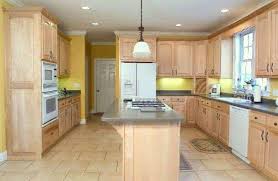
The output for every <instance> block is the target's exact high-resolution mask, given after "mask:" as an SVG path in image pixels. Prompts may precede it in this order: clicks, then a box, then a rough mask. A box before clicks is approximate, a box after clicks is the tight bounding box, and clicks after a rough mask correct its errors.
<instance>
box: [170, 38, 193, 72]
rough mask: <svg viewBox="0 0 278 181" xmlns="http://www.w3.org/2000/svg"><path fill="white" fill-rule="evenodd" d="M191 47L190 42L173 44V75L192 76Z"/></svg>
mask: <svg viewBox="0 0 278 181" xmlns="http://www.w3.org/2000/svg"><path fill="white" fill-rule="evenodd" d="M192 56H193V46H192V43H191V42H175V43H174V61H173V67H174V71H175V75H177V76H185V77H192V76H193V71H192V69H193V65H192V64H193V57H192Z"/></svg>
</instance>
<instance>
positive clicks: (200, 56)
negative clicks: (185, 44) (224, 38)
mask: <svg viewBox="0 0 278 181" xmlns="http://www.w3.org/2000/svg"><path fill="white" fill-rule="evenodd" d="M207 53H208V46H207V42H206V41H200V42H196V44H195V46H194V54H193V57H194V58H193V60H194V61H193V62H194V63H193V64H194V73H195V76H196V77H205V76H206V74H207Z"/></svg>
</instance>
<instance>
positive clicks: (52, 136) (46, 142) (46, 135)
mask: <svg viewBox="0 0 278 181" xmlns="http://www.w3.org/2000/svg"><path fill="white" fill-rule="evenodd" d="M58 138H59V124H58V121H54V122H53V123H51V124H49V125H47V126H46V127H44V128H43V129H42V149H43V151H46V150H47V149H48V148H50V147H51V146H52V145H53V144H54V143H55V142H56V141H57V140H58Z"/></svg>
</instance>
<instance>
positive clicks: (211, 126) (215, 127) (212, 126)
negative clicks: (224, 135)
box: [208, 109, 220, 138]
mask: <svg viewBox="0 0 278 181" xmlns="http://www.w3.org/2000/svg"><path fill="white" fill-rule="evenodd" d="M208 121H209V122H208V130H209V131H208V132H209V134H210V135H212V136H213V137H215V138H218V134H219V123H220V114H219V112H218V111H217V110H215V109H211V114H210V118H209V119H208Z"/></svg>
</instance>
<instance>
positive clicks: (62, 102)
mask: <svg viewBox="0 0 278 181" xmlns="http://www.w3.org/2000/svg"><path fill="white" fill-rule="evenodd" d="M65 106H66V100H65V99H63V100H60V101H59V109H60V108H62V107H65Z"/></svg>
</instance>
